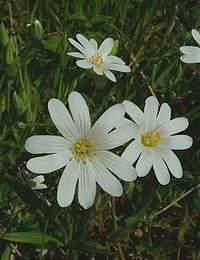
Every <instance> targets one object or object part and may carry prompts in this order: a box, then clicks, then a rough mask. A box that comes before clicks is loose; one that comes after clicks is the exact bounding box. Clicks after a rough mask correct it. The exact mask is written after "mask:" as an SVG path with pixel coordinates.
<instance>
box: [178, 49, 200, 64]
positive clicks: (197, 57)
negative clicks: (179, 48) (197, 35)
mask: <svg viewBox="0 0 200 260" xmlns="http://www.w3.org/2000/svg"><path fill="white" fill-rule="evenodd" d="M199 49H200V48H199ZM180 59H181V61H182V62H184V63H199V62H200V52H199V53H196V54H187V55H183V56H181V58H180Z"/></svg>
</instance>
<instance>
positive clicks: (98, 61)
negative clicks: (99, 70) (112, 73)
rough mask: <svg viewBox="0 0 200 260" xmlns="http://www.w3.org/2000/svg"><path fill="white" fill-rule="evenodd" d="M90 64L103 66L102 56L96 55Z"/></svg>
mask: <svg viewBox="0 0 200 260" xmlns="http://www.w3.org/2000/svg"><path fill="white" fill-rule="evenodd" d="M90 62H91V63H93V64H94V65H95V66H101V65H103V64H104V60H103V58H102V56H101V55H100V54H98V53H97V54H94V55H92V57H91V58H90Z"/></svg>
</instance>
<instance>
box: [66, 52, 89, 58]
mask: <svg viewBox="0 0 200 260" xmlns="http://www.w3.org/2000/svg"><path fill="white" fill-rule="evenodd" d="M67 54H68V55H69V56H72V57H75V58H80V59H85V56H84V55H83V54H81V53H79V52H68V53H67Z"/></svg>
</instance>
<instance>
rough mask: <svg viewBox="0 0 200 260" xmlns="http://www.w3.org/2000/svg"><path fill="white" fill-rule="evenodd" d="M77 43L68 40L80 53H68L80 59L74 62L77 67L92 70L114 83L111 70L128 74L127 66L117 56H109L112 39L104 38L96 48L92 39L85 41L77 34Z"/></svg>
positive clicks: (128, 68) (70, 39)
mask: <svg viewBox="0 0 200 260" xmlns="http://www.w3.org/2000/svg"><path fill="white" fill-rule="evenodd" d="M76 38H77V40H78V41H79V42H77V41H75V40H73V39H72V38H69V41H70V43H71V44H72V45H73V46H74V47H76V48H77V49H78V50H79V51H80V52H81V53H80V52H69V53H68V55H70V56H73V57H76V58H80V60H78V61H76V64H77V66H79V67H81V68H84V69H91V68H93V70H94V72H95V73H96V74H98V75H103V74H104V75H105V76H106V77H107V78H109V79H110V80H111V81H113V82H116V81H117V80H116V78H115V76H114V74H113V73H112V72H111V70H114V71H121V72H130V71H131V69H130V67H129V66H127V65H126V64H125V62H123V60H122V59H120V58H119V57H117V56H113V55H109V54H110V52H111V50H112V48H113V39H112V38H106V39H105V40H104V41H103V42H102V44H101V45H100V46H99V47H98V44H97V42H96V41H95V40H94V39H90V40H87V39H86V38H85V37H84V36H83V35H82V34H77V35H76Z"/></svg>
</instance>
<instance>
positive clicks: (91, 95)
mask: <svg viewBox="0 0 200 260" xmlns="http://www.w3.org/2000/svg"><path fill="white" fill-rule="evenodd" d="M0 16H1V18H0V20H1V22H3V23H2V24H1V29H0V31H1V33H0V254H1V259H2V260H6V259H10V256H11V254H12V255H15V257H16V258H15V259H123V256H122V252H123V255H124V257H125V259H164V260H165V259H200V247H199V239H200V223H199V222H200V217H199V211H200V189H198V187H199V186H198V185H199V183H200V174H199V169H200V167H199V166H200V160H199V152H200V150H199V126H200V104H199V100H200V99H199V98H200V81H199V76H200V73H199V71H200V70H199V65H187V64H181V62H180V60H179V58H180V51H179V47H180V46H183V45H185V44H187V45H195V42H194V40H193V39H192V36H191V33H190V32H191V29H193V28H196V29H197V30H198V29H200V28H199V25H200V5H199V1H192V0H182V1H177V0H176V1H174V0H158V1H156V0H148V1H147V0H109V1H106V0H95V1H91V0H88V1H84V0H74V1H67V0H60V1H53V0H43V1H42V0H41V1H40V0H38V1H33V0H32V1H31V0H23V1H20V0H15V1H7V0H0ZM35 19H38V20H39V21H40V23H41V24H42V27H43V31H41V28H40V29H39V30H38V28H35V26H34V25H31V26H29V27H27V26H26V24H27V23H32V22H34V21H35ZM76 33H82V34H84V35H85V36H86V37H88V38H95V39H96V40H97V41H98V42H99V43H100V42H101V41H102V40H103V39H105V38H106V37H112V38H113V39H115V40H119V48H118V52H117V55H118V56H120V57H122V58H123V60H125V61H126V63H127V64H132V66H131V68H132V72H131V73H128V74H125V73H124V74H122V73H116V75H117V78H118V82H117V83H112V82H110V81H109V80H107V79H106V78H104V77H103V76H102V77H101V76H97V75H94V74H92V73H90V72H89V71H87V70H83V69H81V68H78V67H76V65H75V61H74V59H73V58H70V57H68V56H67V52H68V51H71V50H72V49H73V48H72V46H70V44H69V42H68V40H67V38H68V37H74V36H75V35H76ZM72 90H77V91H79V92H80V93H81V94H83V95H84V97H85V98H86V99H87V103H88V105H89V107H90V111H91V113H92V115H93V119H94V120H95V119H96V118H97V117H98V116H99V115H100V114H101V113H102V112H103V111H104V110H105V109H107V108H108V107H109V106H110V105H112V104H115V103H117V102H121V101H123V100H124V99H128V100H131V101H133V102H135V103H136V104H138V105H139V106H141V107H143V105H144V100H145V98H146V97H148V96H149V95H151V92H152V91H153V92H154V93H155V95H156V96H157V97H158V99H159V101H160V102H163V101H165V102H168V103H169V105H170V106H171V107H172V111H173V117H177V116H186V117H188V118H189V120H190V128H189V130H187V131H186V133H188V134H190V135H191V136H192V137H193V138H194V145H193V147H192V148H191V149H189V150H187V151H180V152H178V153H177V154H178V156H179V158H180V159H181V161H182V165H183V168H184V177H183V178H182V179H180V180H178V179H175V178H173V177H172V178H171V182H170V184H169V185H167V186H161V185H160V184H159V183H158V182H157V180H156V179H155V176H154V174H153V173H151V174H149V175H148V176H147V177H145V178H138V179H137V180H136V181H135V182H134V183H125V182H124V183H123V186H124V194H123V196H122V197H121V198H118V199H115V200H113V199H112V198H111V197H110V196H109V195H108V194H105V193H104V192H102V190H100V189H98V192H97V196H96V201H95V204H94V206H93V207H92V208H91V209H89V210H83V209H82V208H81V207H80V206H79V204H78V202H77V198H76V199H75V200H74V202H73V204H72V205H71V206H70V207H68V208H65V209H62V208H59V206H58V205H57V202H56V189H57V184H58V180H59V178H60V176H61V172H62V171H59V172H55V173H52V174H48V175H46V183H47V185H48V187H49V188H48V190H44V191H43V192H42V193H40V192H36V191H33V190H31V183H30V178H31V176H32V175H31V174H30V173H29V175H27V174H26V171H25V169H26V168H25V163H26V161H27V160H28V159H29V158H30V154H28V153H27V152H25V150H24V143H25V140H26V139H27V138H28V137H29V136H31V135H33V134H50V133H53V134H56V129H55V127H54V126H53V124H52V122H51V120H50V117H49V114H48V111H47V102H48V100H49V99H50V98H52V97H57V98H59V99H61V100H62V101H63V102H64V103H65V104H67V98H68V94H69V93H70V92H71V91H72ZM119 152H120V151H119ZM46 199H47V200H48V201H49V202H50V203H51V206H48V204H47V202H46ZM166 207H167V208H166ZM162 209H164V210H163V211H161V212H160V210H162ZM44 249H47V252H46V251H45V250H44ZM121 251H122V252H121Z"/></svg>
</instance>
